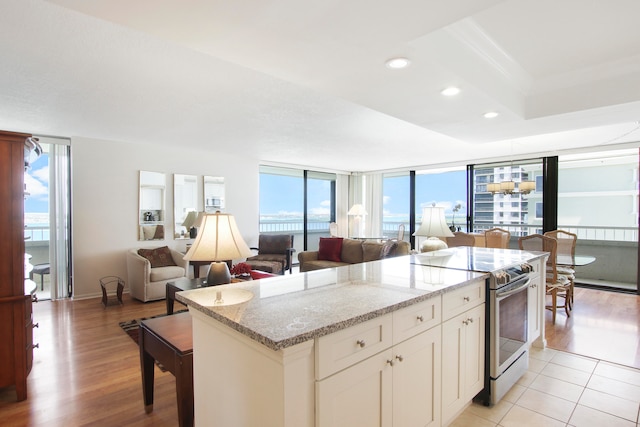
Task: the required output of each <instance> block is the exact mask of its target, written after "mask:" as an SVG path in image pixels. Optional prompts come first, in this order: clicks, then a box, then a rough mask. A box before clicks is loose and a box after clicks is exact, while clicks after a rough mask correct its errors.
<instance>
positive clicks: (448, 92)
mask: <svg viewBox="0 0 640 427" xmlns="http://www.w3.org/2000/svg"><path fill="white" fill-rule="evenodd" d="M440 93H441V94H443V95H444V96H456V95H457V94H459V93H460V89H459V88H457V87H455V86H451V87H448V88H446V89H444V90H443V91H442V92H440Z"/></svg>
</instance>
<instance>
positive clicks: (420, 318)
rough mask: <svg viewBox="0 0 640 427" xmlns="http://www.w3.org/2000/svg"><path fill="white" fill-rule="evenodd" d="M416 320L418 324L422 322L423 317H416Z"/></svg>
mask: <svg viewBox="0 0 640 427" xmlns="http://www.w3.org/2000/svg"><path fill="white" fill-rule="evenodd" d="M416 319H418V322H424V317H423V316H418V317H416Z"/></svg>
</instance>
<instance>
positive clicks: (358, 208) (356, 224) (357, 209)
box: [347, 203, 367, 237]
mask: <svg viewBox="0 0 640 427" xmlns="http://www.w3.org/2000/svg"><path fill="white" fill-rule="evenodd" d="M347 215H349V216H352V217H354V218H353V228H354V229H355V237H361V233H362V217H363V216H365V215H367V211H366V209H365V208H364V206H362V205H361V204H360V203H356V204H355V205H353V206H351V209H349V212H347Z"/></svg>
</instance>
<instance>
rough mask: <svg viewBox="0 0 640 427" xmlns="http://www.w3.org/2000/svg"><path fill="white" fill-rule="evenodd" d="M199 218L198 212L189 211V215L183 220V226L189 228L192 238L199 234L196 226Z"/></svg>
mask: <svg viewBox="0 0 640 427" xmlns="http://www.w3.org/2000/svg"><path fill="white" fill-rule="evenodd" d="M197 218H198V212H196V211H189V212H187V216H186V217H185V218H184V221H182V226H183V227H184V228H186V229H187V232H188V233H189V237H190V238H192V239H193V238H195V237H196V236H197V231H196V228H195V223H196V219H197Z"/></svg>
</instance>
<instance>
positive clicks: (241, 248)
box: [184, 212, 251, 286]
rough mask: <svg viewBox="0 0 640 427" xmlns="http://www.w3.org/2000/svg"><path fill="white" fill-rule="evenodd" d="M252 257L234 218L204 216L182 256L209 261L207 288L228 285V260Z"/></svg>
mask: <svg viewBox="0 0 640 427" xmlns="http://www.w3.org/2000/svg"><path fill="white" fill-rule="evenodd" d="M248 256H251V249H249V247H248V246H247V244H246V243H245V241H244V240H243V239H242V236H241V235H240V231H239V230H238V226H237V225H236V220H235V218H234V217H233V215H229V214H222V213H219V212H216V213H214V214H204V215H203V216H202V222H201V223H200V227H199V230H198V236H197V237H196V240H195V242H193V245H192V246H191V248H190V249H189V251H188V252H187V254H186V255H185V256H184V259H185V260H187V261H211V266H210V267H209V272H208V273H207V285H209V286H212V285H221V284H224V283H230V282H231V274H230V273H229V266H228V265H227V262H226V261H228V260H233V259H237V258H246V257H248Z"/></svg>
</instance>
